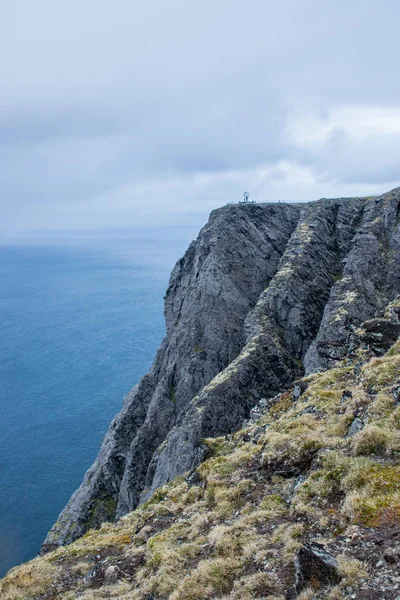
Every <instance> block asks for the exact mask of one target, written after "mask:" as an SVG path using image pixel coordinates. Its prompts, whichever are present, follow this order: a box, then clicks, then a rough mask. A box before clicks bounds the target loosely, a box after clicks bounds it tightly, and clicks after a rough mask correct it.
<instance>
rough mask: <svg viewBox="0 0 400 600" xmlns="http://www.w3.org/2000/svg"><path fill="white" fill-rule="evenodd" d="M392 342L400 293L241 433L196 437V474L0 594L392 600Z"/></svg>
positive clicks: (397, 504) (396, 531)
mask: <svg viewBox="0 0 400 600" xmlns="http://www.w3.org/2000/svg"><path fill="white" fill-rule="evenodd" d="M399 336H400V296H399V297H398V298H397V299H395V300H394V301H393V302H391V303H390V304H389V305H388V306H387V307H386V308H385V309H384V310H380V311H378V312H377V314H376V315H375V317H374V318H373V319H369V320H367V321H366V322H364V323H363V324H362V326H360V327H356V328H352V330H351V334H350V335H349V336H348V339H347V342H346V343H344V345H343V342H341V354H342V358H341V359H340V360H336V362H335V367H333V368H330V369H328V370H326V371H322V372H317V373H313V374H312V375H309V376H306V377H304V378H301V379H300V380H297V381H296V382H295V383H294V384H293V385H292V386H291V387H290V388H289V389H287V390H286V391H284V392H282V393H280V394H277V395H276V396H275V397H274V398H269V399H267V398H261V399H260V400H259V402H258V403H257V405H256V406H255V407H254V408H253V409H252V411H251V414H250V419H249V421H248V422H247V424H246V426H245V427H244V428H242V429H241V430H240V431H238V432H236V433H234V434H228V435H226V436H223V437H219V438H208V439H203V442H202V443H203V446H204V447H205V448H206V451H205V456H204V460H203V461H202V462H201V464H200V465H199V466H198V467H197V468H196V469H195V470H193V471H192V472H190V473H189V474H186V475H185V476H184V477H176V478H175V479H174V480H173V481H171V482H169V483H167V484H166V485H164V486H162V487H161V488H159V489H158V490H157V491H156V492H155V493H154V495H153V496H152V498H151V499H150V500H148V501H147V502H145V503H143V504H141V505H140V506H139V507H138V508H137V509H136V510H134V511H132V512H130V513H129V514H127V515H125V516H124V517H122V518H121V519H119V520H118V521H117V522H116V523H103V525H102V526H101V527H100V529H92V530H91V531H89V532H87V533H86V534H85V535H84V536H82V537H80V538H79V539H78V540H76V541H75V542H73V543H72V544H69V545H66V546H61V547H59V548H57V549H56V550H54V551H52V552H48V553H46V554H44V555H43V556H41V557H38V558H36V559H34V560H33V561H31V562H29V563H27V564H25V565H21V566H20V567H16V568H14V569H12V570H11V571H10V572H9V573H8V574H7V576H6V577H5V578H4V579H3V580H0V597H1V598H2V600H73V599H75V598H80V599H81V600H101V599H104V600H111V599H114V600H215V599H217V598H219V599H220V600H294V599H298V600H349V599H353V598H354V599H356V600H376V599H378V598H379V600H397V599H398V598H399V596H400V577H399V569H400V337H399ZM317 347H318V346H317ZM329 360H333V359H332V357H330V359H329ZM267 366H268V368H269V367H270V365H269V364H268V365H267Z"/></svg>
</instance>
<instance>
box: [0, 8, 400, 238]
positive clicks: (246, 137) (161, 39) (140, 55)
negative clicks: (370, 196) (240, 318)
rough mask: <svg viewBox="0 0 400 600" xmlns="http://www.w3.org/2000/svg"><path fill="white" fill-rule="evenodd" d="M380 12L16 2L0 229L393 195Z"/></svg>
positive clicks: (393, 140) (7, 61)
mask: <svg viewBox="0 0 400 600" xmlns="http://www.w3.org/2000/svg"><path fill="white" fill-rule="evenodd" d="M399 17H400V5H399V4H398V3H397V2H396V1H395V0H385V1H384V2H382V1H378V0H369V1H368V0H363V1H361V0H354V1H353V2H352V3H348V2H345V1H344V0H327V1H326V2H324V3H319V4H318V3H315V2H314V1H313V0H303V2H301V3H299V2H297V0H283V1H282V2H281V3H279V4H277V3H276V2H272V1H263V2H261V1H260V0H248V1H247V2H244V1H243V0H232V1H229V2H228V0H213V1H212V2H211V0H203V1H200V0H193V1H192V2H184V1H183V0H171V1H170V2H168V3H165V2H163V1H162V0H150V1H149V2H147V3H139V2H134V1H132V0H115V2H113V3H110V2H108V1H106V0H97V1H94V0H86V1H85V2H83V3H82V2H78V0H70V1H69V2H65V3H64V2H62V3H60V2H58V3H55V2H50V1H49V0H36V2H35V3H31V2H29V1H28V0H15V2H13V3H8V4H7V6H6V7H5V8H4V9H3V11H2V20H1V23H0V77H1V81H2V82H3V87H2V95H1V96H0V185H1V195H0V211H1V215H2V218H1V221H0V231H1V232H3V234H4V235H6V234H7V235H9V236H12V235H14V234H17V233H18V232H19V233H20V234H21V233H23V232H25V231H27V232H28V231H30V230H47V229H48V230H61V229H83V228H85V227H86V228H96V227H98V228H100V227H108V226H110V227H111V226H113V227H118V226H121V227H122V226H127V225H136V224H137V225H139V226H143V227H144V226H148V225H152V224H154V223H155V222H160V223H161V224H163V225H168V223H176V222H177V221H181V222H183V223H186V222H192V223H194V224H195V225H196V226H198V225H200V224H201V223H202V221H204V219H205V217H206V214H207V212H208V211H209V210H210V209H211V208H213V207H214V206H217V205H218V204H223V203H224V202H227V201H231V200H233V199H236V198H238V197H241V194H242V192H243V189H245V188H248V189H249V191H250V192H251V194H252V196H253V197H257V198H258V199H260V200H261V199H265V200H274V199H287V200H296V199H297V200H299V201H303V200H307V199H313V198H316V197H318V196H319V195H322V196H335V195H351V194H352V193H355V194H363V193H370V191H371V190H373V191H374V193H375V192H380V191H384V190H385V188H386V187H390V186H394V185H398V184H399V183H400V171H399V169H398V164H397V158H396V157H397V156H398V155H399V145H400V105H399V104H398V98H399V89H398V87H399V83H398V76H397V70H398V66H397V56H398V54H399V45H400V42H399V41H398V35H397V23H398V20H399Z"/></svg>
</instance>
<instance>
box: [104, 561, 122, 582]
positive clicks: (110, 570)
mask: <svg viewBox="0 0 400 600" xmlns="http://www.w3.org/2000/svg"><path fill="white" fill-rule="evenodd" d="M119 578H120V572H119V569H118V567H116V566H115V565H110V566H109V567H107V569H106V570H105V572H104V582H105V583H106V584H113V583H117V581H118V579H119Z"/></svg>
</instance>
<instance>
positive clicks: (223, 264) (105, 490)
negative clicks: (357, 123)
mask: <svg viewBox="0 0 400 600" xmlns="http://www.w3.org/2000/svg"><path fill="white" fill-rule="evenodd" d="M298 214H299V209H298V208H296V207H292V206H283V205H282V206H280V205H278V206H274V205H269V206H268V205H263V206H261V205H257V206H254V205H251V206H249V207H245V210H244V209H243V207H242V206H229V207H224V208H222V209H220V210H218V211H214V212H213V213H212V214H211V216H210V220H209V222H208V224H207V225H206V226H205V227H204V228H203V230H202V231H201V232H200V235H199V237H198V239H197V240H196V241H195V242H193V243H192V244H191V245H190V247H189V249H188V250H187V252H186V254H185V256H184V257H183V258H182V259H181V260H180V261H178V263H177V264H176V266H175V268H174V270H173V272H172V274H171V278H170V283H169V287H168V290H167V293H166V296H165V318H166V325H167V337H166V338H165V339H164V341H163V343H162V345H161V348H160V349H159V351H158V352H157V356H156V358H155V361H154V363H153V366H152V368H151V371H150V372H149V374H148V375H146V376H145V377H144V378H143V379H142V380H141V381H140V383H139V384H138V385H137V386H136V387H135V388H134V389H133V390H132V391H131V392H130V393H129V394H128V395H127V396H126V398H125V399H124V406H123V409H122V411H121V413H120V414H119V415H117V417H116V418H115V419H114V421H113V422H112V423H111V425H110V428H109V431H108V433H107V435H106V436H105V439H104V441H103V444H102V448H101V450H100V454H99V456H98V458H97V460H96V462H95V463H94V465H93V466H92V467H91V468H90V469H89V471H88V472H87V473H86V475H85V478H84V480H83V483H82V485H81V487H80V488H79V490H77V492H76V493H75V494H74V495H73V496H72V498H71V500H70V502H69V503H68V506H67V507H66V508H65V510H64V511H63V513H62V514H61V515H60V518H59V520H58V521H57V523H56V524H55V526H54V527H53V529H52V531H51V533H50V534H49V536H48V538H47V540H46V546H47V547H48V545H49V544H50V545H52V544H59V543H67V542H69V541H71V540H73V539H75V538H76V537H78V536H80V535H82V534H83V533H84V532H85V531H86V530H87V529H89V528H90V527H92V526H95V525H99V524H100V523H101V522H102V521H104V520H110V519H114V517H115V516H116V515H122V514H124V513H126V512H127V511H128V510H131V509H132V508H134V507H135V506H136V505H137V504H138V502H139V496H140V493H141V492H142V489H143V487H144V480H145V477H146V473H147V469H148V465H149V463H150V460H151V458H152V455H153V453H154V451H155V450H156V449H157V447H158V446H159V445H160V444H161V443H162V442H163V440H164V439H165V436H166V435H167V433H168V431H169V430H170V429H171V428H173V426H174V424H175V422H176V419H177V416H178V415H179V414H180V413H181V412H182V410H183V409H184V408H185V406H186V404H187V403H188V402H189V400H191V399H192V398H193V396H195V394H196V393H197V392H199V390H201V389H202V387H204V385H206V384H207V383H209V381H211V379H212V378H213V377H214V376H215V375H216V374H217V373H219V372H220V371H221V369H223V368H224V367H226V366H227V365H228V364H229V363H230V362H231V361H232V360H233V359H234V358H235V357H236V356H237V355H238V354H239V352H240V350H241V348H242V347H243V343H244V331H243V324H244V319H245V317H246V315H247V314H248V312H249V310H250V309H251V308H252V307H253V306H254V305H255V303H256V301H257V299H258V296H259V294H260V292H261V291H262V290H263V289H264V287H265V286H266V285H268V283H269V281H270V279H271V277H272V276H273V275H274V273H275V271H276V269H277V265H278V263H279V260H280V258H281V256H282V254H283V252H284V250H285V247H286V244H287V241H288V239H289V237H290V235H291V234H292V232H293V230H294V228H295V226H296V223H297V220H298Z"/></svg>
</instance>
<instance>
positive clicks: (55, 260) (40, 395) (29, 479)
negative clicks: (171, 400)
mask: <svg viewBox="0 0 400 600" xmlns="http://www.w3.org/2000/svg"><path fill="white" fill-rule="evenodd" d="M194 237H195V232H194V231H191V230H187V229H182V230H176V231H171V230H169V231H168V230H160V231H132V232H127V231H123V232H121V231H120V232H113V233H108V234H101V233H100V234H96V235H93V234H87V235H85V234H80V235H75V236H71V237H69V238H67V237H65V238H62V237H58V238H57V239H51V238H44V239H42V240H40V241H38V240H33V241H31V243H28V242H27V243H24V244H23V245H18V244H16V243H14V244H13V245H3V246H0V408H1V419H0V482H1V494H0V576H2V575H4V573H5V572H6V571H7V570H8V569H10V568H11V567H12V566H14V565H17V564H19V563H21V562H24V561H26V560H29V559H31V558H32V557H34V556H35V555H36V553H37V552H38V550H39V548H40V544H41V542H42V541H43V539H44V537H45V535H46V533H47V531H48V530H49V528H50V527H51V525H52V524H53V523H54V522H55V520H56V519H57V516H58V514H59V513H60V511H61V509H62V508H63V507H64V505H65V504H66V502H67V501H68V498H69V497H70V495H71V494H72V493H73V492H74V490H75V489H76V488H77V487H78V486H79V484H80V482H81V480H82V477H83V475H84V473H85V471H86V470H87V469H88V467H89V466H90V465H91V463H92V462H93V460H94V459H95V457H96V455H97V452H98V450H99V448H100V443H101V440H102V438H103V436H104V434H105V432H106V430H107V427H108V425H109V423H110V421H111V419H112V418H113V417H114V415H115V414H116V413H117V412H118V411H119V410H120V408H121V405H122V398H123V396H124V395H125V394H126V393H127V392H128V391H129V390H130V389H131V387H132V386H133V385H135V384H136V383H137V382H138V380H139V379H140V377H141V376H142V375H144V374H145V373H146V372H147V371H148V369H149V367H150V365H151V363H152V360H153V357H154V354H155V351H156V350H157V348H158V346H159V344H160V342H161V340H162V338H163V336H164V332H165V325H164V317H163V296H164V293H165V290H166V287H167V283H168V278H169V273H170V270H171V268H172V267H173V265H174V263H175V261H176V260H177V259H178V258H179V257H180V256H181V255H182V254H183V252H184V251H185V249H186V248H187V245H188V243H189V242H190V241H191V240H192V239H193V238H194Z"/></svg>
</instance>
